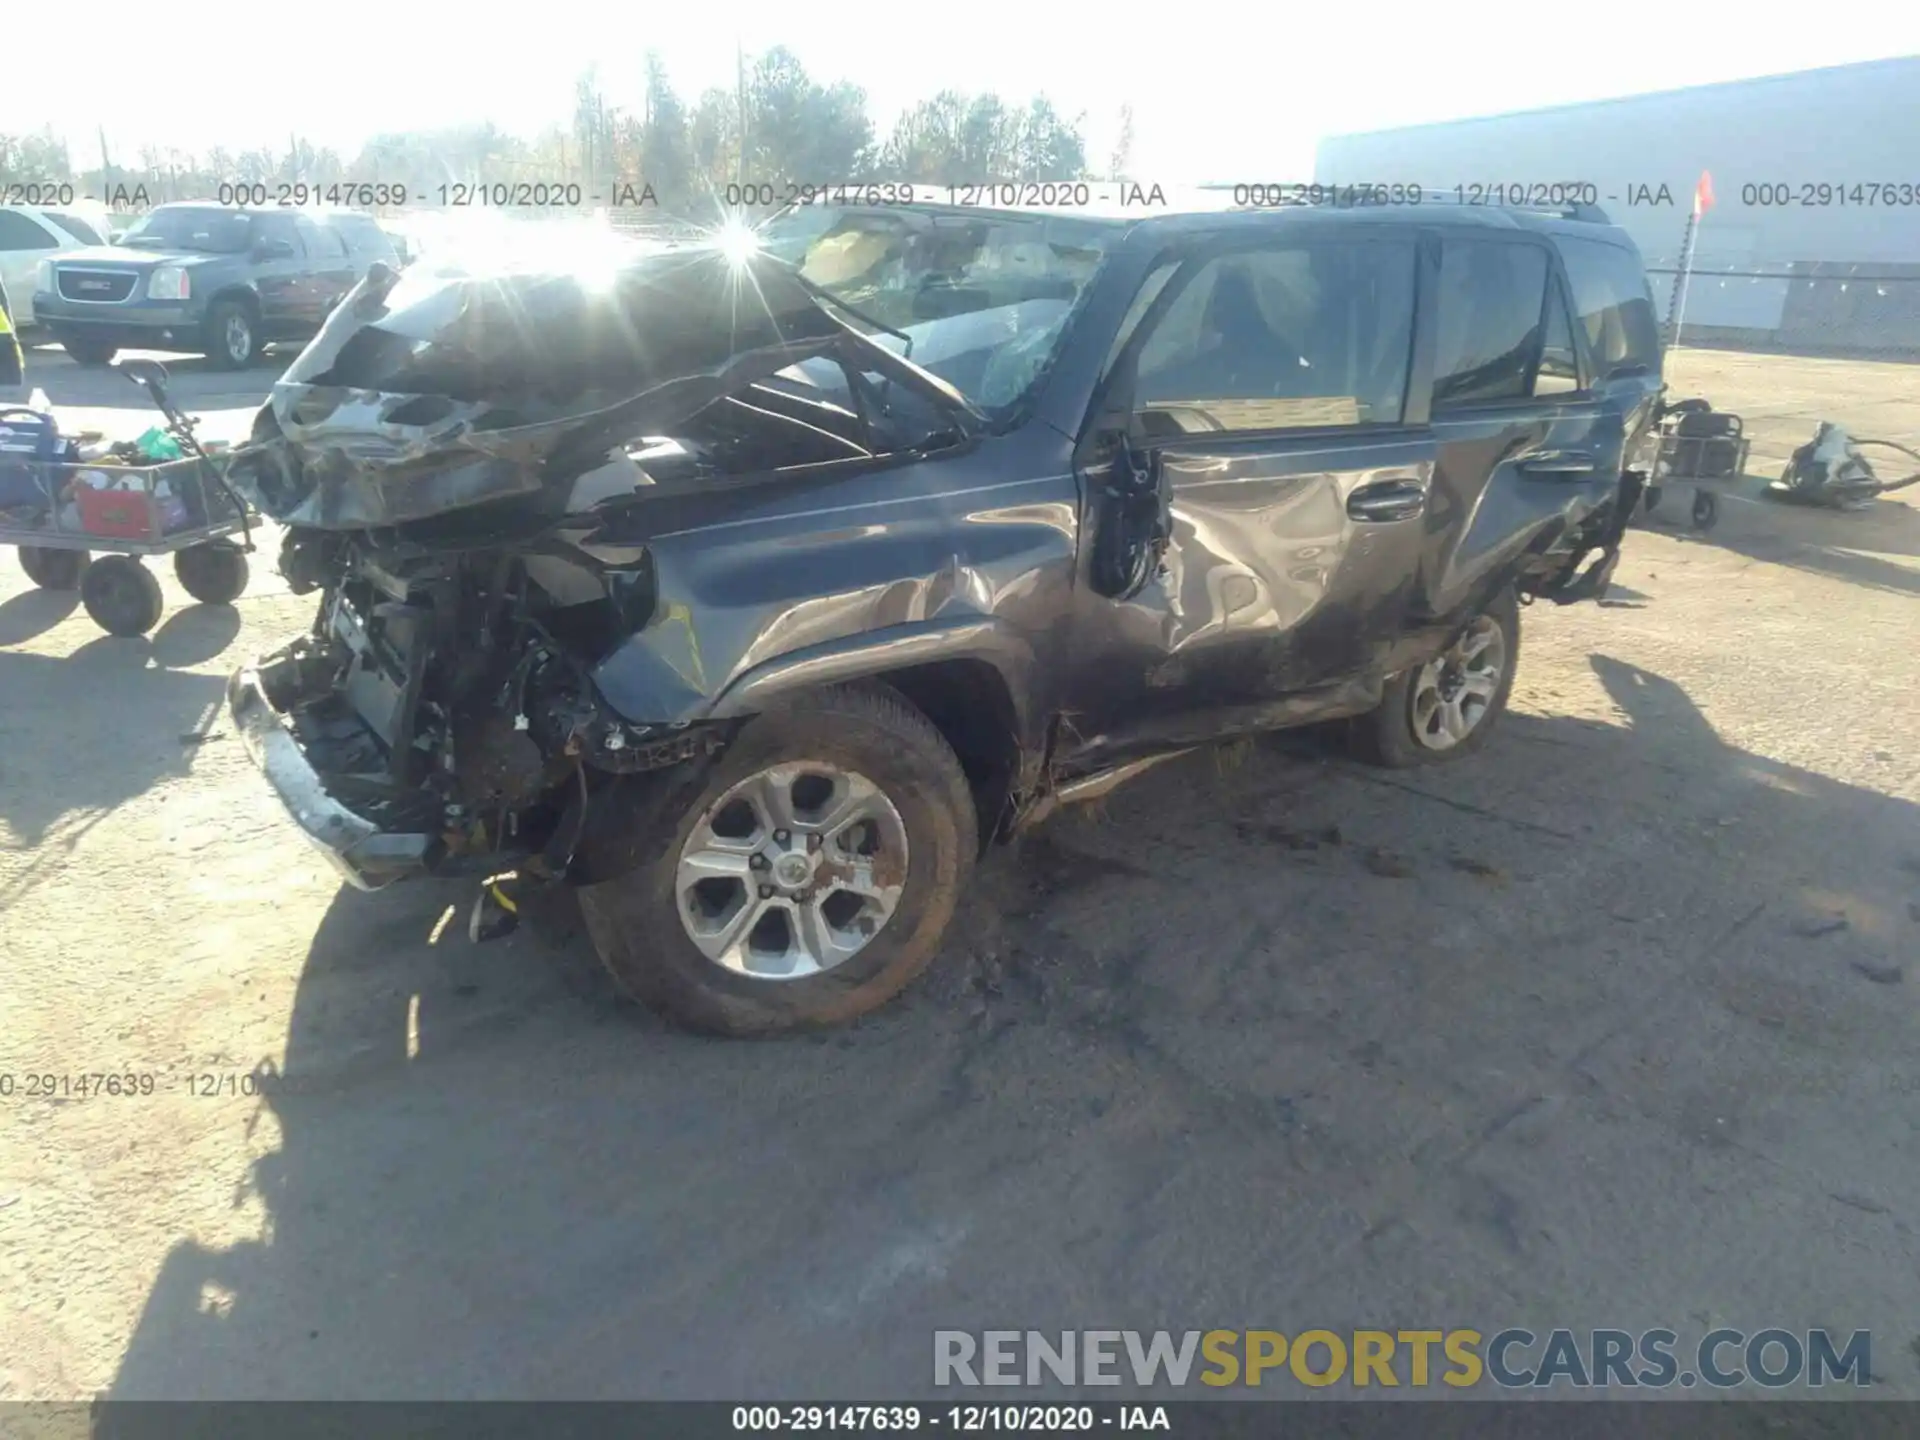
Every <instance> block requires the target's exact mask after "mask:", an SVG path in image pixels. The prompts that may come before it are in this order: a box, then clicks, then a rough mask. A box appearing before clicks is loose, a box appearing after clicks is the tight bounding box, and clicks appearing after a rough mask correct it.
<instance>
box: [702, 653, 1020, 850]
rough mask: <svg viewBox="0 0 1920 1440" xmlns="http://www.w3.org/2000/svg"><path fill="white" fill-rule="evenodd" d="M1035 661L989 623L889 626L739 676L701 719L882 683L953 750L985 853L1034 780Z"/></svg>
mask: <svg viewBox="0 0 1920 1440" xmlns="http://www.w3.org/2000/svg"><path fill="white" fill-rule="evenodd" d="M1032 679H1033V653H1032V650H1031V648H1030V647H1029V646H1028V645H1027V644H1026V643H1025V641H1024V640H1023V639H1021V638H1020V637H1019V636H1018V635H1017V634H1014V633H1012V632H1011V631H1009V629H1008V628H1007V627H1006V626H1005V625H1004V624H1003V623H1002V622H1000V621H998V620H995V619H993V618H991V617H972V618H968V619H964V620H953V621H944V622H943V621H928V622H924V623H920V624H913V625H897V626H888V627H887V628H885V629H883V630H877V631H872V632H868V633H867V634H863V635H859V636H853V637H849V638H848V639H846V640H841V641H834V642H829V643H828V644H825V645H817V646H809V647H806V648H805V649H802V650H798V651H794V652H791V653H789V654H787V655H782V656H779V657H777V658H775V659H773V660H769V661H767V662H765V663H763V664H761V665H759V666H756V667H755V668H754V669H752V670H749V671H747V672H746V673H745V674H744V675H741V676H740V677H739V678H738V679H736V680H735V681H734V682H733V683H732V684H730V685H729V686H727V688H726V689H725V690H723V691H722V692H721V693H720V694H719V695H718V696H717V697H716V698H715V699H714V701H713V703H712V704H711V705H710V706H709V707H708V708H707V711H706V714H705V715H704V716H703V717H702V718H705V719H713V720H725V719H740V718H746V717H747V716H750V715H753V714H755V713H757V712H759V711H760V710H763V709H765V708H766V707H767V706H769V705H771V704H774V703H776V702H778V701H785V700H790V699H793V698H795V697H796V696H799V695H801V694H803V693H804V692H805V691H807V690H809V689H812V688H815V687H817V686H821V685H845V684H852V683H857V682H869V683H876V684H882V685H886V686H887V687H888V688H890V689H892V690H893V691H895V692H896V693H897V694H899V695H900V696H901V697H902V698H903V699H904V700H905V701H906V702H907V703H908V704H910V705H912V706H913V707H914V709H916V710H918V711H919V712H920V713H921V714H922V715H925V716H926V717H927V719H928V721H930V722H931V723H932V725H933V727H934V728H935V729H936V730H938V731H939V732H940V734H941V736H942V738H944V739H945V740H946V742H947V744H948V745H950V746H952V747H953V752H954V754H955V755H956V756H957V757H958V758H959V760H960V767H961V769H962V770H963V771H965V773H966V776H967V783H968V785H969V786H970V787H971V788H972V790H973V796H974V804H975V807H976V810H977V811H978V817H979V832H980V838H981V843H982V845H983V846H984V845H986V844H988V843H990V842H991V839H992V837H993V836H994V835H995V834H997V833H998V832H999V830H1000V828H1001V822H1002V820H1003V819H1004V817H1005V812H1006V809H1007V803H1008V801H1009V799H1010V798H1011V797H1012V796H1013V795H1014V794H1016V793H1018V792H1020V791H1022V790H1024V789H1026V788H1028V787H1029V786H1030V784H1031V783H1032V780H1033V778H1034V776H1035V775H1037V774H1038V772H1039V770H1040V768H1041V765H1042V762H1043V758H1044V744H1043V743H1042V737H1041V736H1040V735H1039V734H1038V733H1036V728H1035V725H1036V721H1035V716H1034V714H1033V711H1032V708H1031V705H1030V703H1029V701H1028V697H1029V696H1030V695H1031V693H1032V691H1031V688H1030V687H1031V683H1032Z"/></svg>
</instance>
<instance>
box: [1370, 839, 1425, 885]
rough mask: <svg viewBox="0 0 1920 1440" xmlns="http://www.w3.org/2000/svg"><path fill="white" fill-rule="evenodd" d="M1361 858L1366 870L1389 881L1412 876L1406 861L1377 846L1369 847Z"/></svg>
mask: <svg viewBox="0 0 1920 1440" xmlns="http://www.w3.org/2000/svg"><path fill="white" fill-rule="evenodd" d="M1362 858H1363V859H1364V861H1365V863H1366V867H1367V869H1368V870H1370V871H1372V872H1373V873H1374V874H1375V875H1381V876H1385V877H1386V878H1387V879H1389V880H1405V879H1407V878H1408V877H1409V876H1411V875H1412V874H1413V867H1411V866H1410V865H1408V864H1407V862H1406V861H1404V860H1402V859H1401V858H1400V857H1399V856H1398V855H1395V854H1394V853H1393V852H1392V851H1390V850H1382V849H1381V848H1380V847H1379V846H1378V845H1375V846H1371V847H1369V849H1368V850H1367V853H1366V855H1365V856H1364V857H1362Z"/></svg>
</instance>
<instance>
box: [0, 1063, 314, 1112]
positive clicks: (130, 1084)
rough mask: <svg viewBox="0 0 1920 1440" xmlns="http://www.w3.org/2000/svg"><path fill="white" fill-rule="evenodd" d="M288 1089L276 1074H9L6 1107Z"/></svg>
mask: <svg viewBox="0 0 1920 1440" xmlns="http://www.w3.org/2000/svg"><path fill="white" fill-rule="evenodd" d="M287 1089H288V1085H287V1077H286V1076H284V1075H281V1074H279V1073H278V1072H277V1071H273V1070H257V1069H256V1070H244V1071H241V1070H219V1071H215V1070H185V1071H179V1072H173V1071H169V1072H167V1073H164V1074H162V1073H160V1072H157V1071H153V1070H19V1071H13V1070H5V1071H0V1104H4V1103H7V1102H19V1101H32V1100H48V1101H55V1102H65V1101H69V1100H123V1099H135V1100H140V1099H148V1098H151V1097H154V1096H164V1095H181V1096H186V1097H189V1098H191V1099H195V1100H219V1099H226V1100H237V1099H254V1098H260V1097H269V1098H270V1097H272V1096H275V1095H279V1094H282V1093H284V1092H285V1091H286V1090H287Z"/></svg>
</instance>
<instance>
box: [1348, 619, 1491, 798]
mask: <svg viewBox="0 0 1920 1440" xmlns="http://www.w3.org/2000/svg"><path fill="white" fill-rule="evenodd" d="M1519 661H1520V606H1519V602H1518V601H1517V600H1516V599H1515V598H1514V594H1513V591H1512V590H1511V589H1508V590H1503V591H1501V592H1500V594H1499V596H1498V597H1497V598H1496V599H1495V600H1494V601H1493V603H1492V604H1490V605H1489V606H1487V608H1486V609H1485V610H1484V611H1482V612H1481V613H1480V614H1479V615H1476V616H1475V617H1474V618H1473V619H1472V620H1471V621H1469V622H1468V624H1467V626H1466V628H1465V629H1464V630H1463V631H1462V632H1461V634H1460V637H1459V638H1458V639H1457V640H1455V641H1454V643H1453V644H1452V645H1451V646H1449V647H1448V648H1447V650H1446V651H1445V653H1443V654H1441V655H1439V656H1436V657H1435V658H1434V659H1432V660H1430V661H1428V662H1427V663H1426V664H1424V665H1420V666H1416V667H1415V668H1414V669H1412V670H1409V671H1407V672H1406V673H1405V674H1404V675H1397V676H1395V677H1394V678H1393V679H1392V680H1390V681H1388V682H1387V687H1386V692H1385V694H1384V695H1383V696H1382V697H1381V700H1380V704H1379V705H1378V706H1377V707H1376V708H1375V709H1374V710H1372V711H1370V712H1369V713H1368V714H1365V715H1361V716H1358V717H1356V718H1355V719H1354V720H1353V721H1351V722H1350V723H1349V729H1348V732H1347V733H1348V738H1349V744H1350V746H1351V748H1352V750H1353V753H1354V754H1355V755H1356V756H1357V757H1358V758H1360V759H1362V760H1366V761H1369V762H1371V763H1372V764H1375V765H1385V766H1389V767H1391V768H1394V769H1404V768H1407V767H1409V766H1414V765H1434V764H1439V763H1442V762H1445V761H1449V760H1458V759H1460V758H1461V757H1462V756H1466V755H1471V754H1472V753H1473V752H1474V751H1475V750H1477V749H1479V748H1480V747H1481V746H1482V745H1484V744H1485V743H1486V739H1487V735H1488V734H1489V732H1491V731H1492V729H1493V727H1494V725H1495V723H1496V722H1498V720H1499V719H1500V716H1501V715H1502V714H1504V713H1505V712H1506V708H1507V699H1508V697H1509V696H1510V695H1511V694H1512V693H1513V677H1514V672H1515V670H1516V669H1517V668H1518V665H1519Z"/></svg>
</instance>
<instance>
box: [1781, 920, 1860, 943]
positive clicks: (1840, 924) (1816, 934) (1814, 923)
mask: <svg viewBox="0 0 1920 1440" xmlns="http://www.w3.org/2000/svg"><path fill="white" fill-rule="evenodd" d="M1846 928H1847V917H1846V916H1844V915H1809V916H1807V917H1806V918H1805V919H1801V920H1796V921H1794V922H1793V933H1794V934H1796V935H1799V936H1803V937H1804V938H1806V939H1808V940H1818V939H1819V938H1820V937H1821V936H1822V935H1832V934H1834V933H1835V932H1836V931H1840V930H1844V929H1846Z"/></svg>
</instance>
